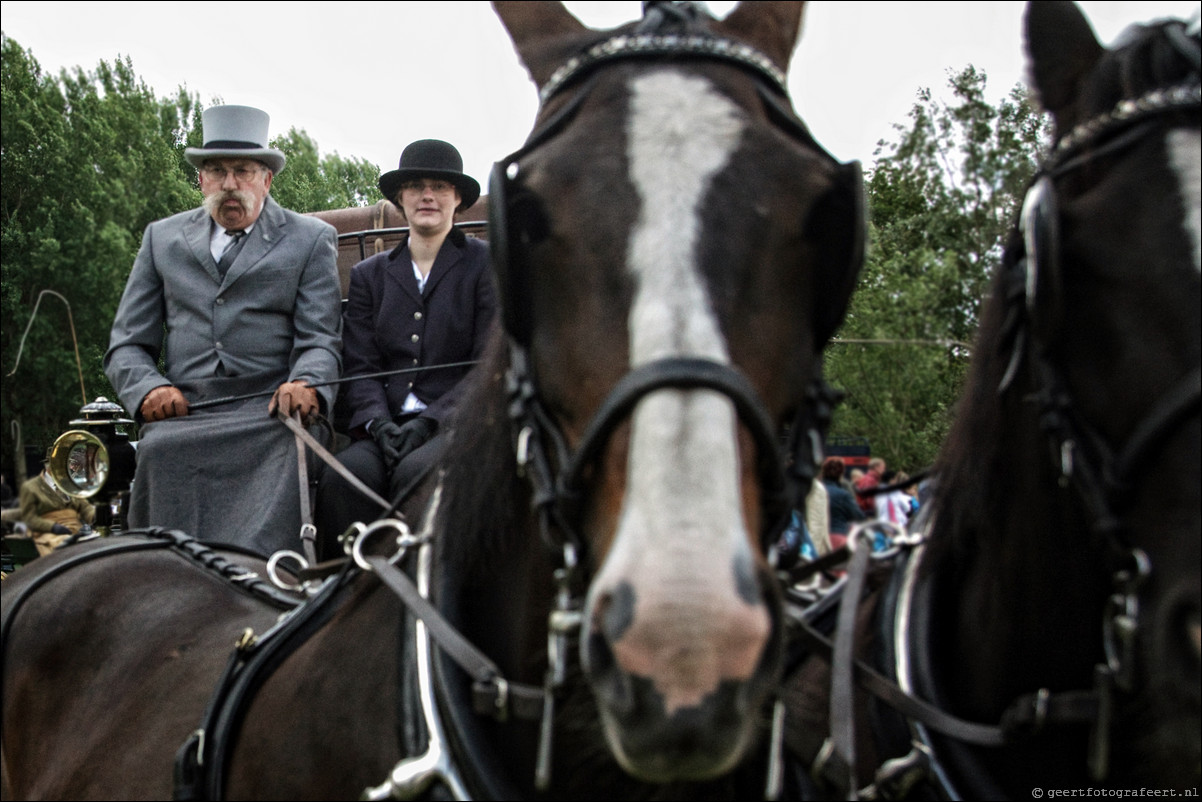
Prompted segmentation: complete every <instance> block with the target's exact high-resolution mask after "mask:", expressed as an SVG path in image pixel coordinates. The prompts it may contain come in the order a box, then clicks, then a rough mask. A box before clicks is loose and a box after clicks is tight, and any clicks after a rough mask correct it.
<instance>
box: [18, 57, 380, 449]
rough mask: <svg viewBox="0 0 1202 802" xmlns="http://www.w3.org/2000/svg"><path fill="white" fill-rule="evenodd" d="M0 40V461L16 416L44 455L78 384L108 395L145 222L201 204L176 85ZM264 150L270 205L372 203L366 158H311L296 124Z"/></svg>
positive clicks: (189, 120) (191, 102)
mask: <svg viewBox="0 0 1202 802" xmlns="http://www.w3.org/2000/svg"><path fill="white" fill-rule="evenodd" d="M0 47H2V55H3V67H2V69H3V72H2V80H0V96H2V102H3V108H2V113H0V126H2V135H3V140H2V145H0V152H2V170H3V175H2V179H0V239H2V261H3V273H2V277H0V351H2V360H0V365H2V366H3V367H2V371H3V377H4V378H3V384H2V387H0V396H2V399H0V400H2V408H0V416H2V420H0V426H2V430H0V440H2V441H3V447H2V456H3V460H4V462H5V464H8V463H9V460H10V459H11V458H12V456H13V453H12V450H11V449H12V446H13V439H14V434H15V431H14V428H13V426H12V424H13V423H14V422H17V423H19V424H20V434H21V437H22V438H23V440H24V442H25V443H26V444H29V445H31V446H34V447H36V449H37V450H42V449H44V448H45V447H46V446H47V445H49V444H50V443H51V442H53V440H54V438H55V437H56V436H57V435H58V434H60V433H61V432H62V431H63V430H64V428H65V427H66V425H67V423H68V422H69V421H70V420H72V419H74V418H76V417H78V413H79V408H80V406H81V405H82V404H83V403H84V401H85V392H86V400H87V401H91V400H94V399H95V398H96V397H97V396H101V395H103V396H106V397H108V398H110V399H111V400H116V398H115V397H114V394H113V391H112V388H111V386H110V385H109V383H108V380H107V379H106V378H105V376H104V373H103V370H102V366H101V361H102V359H103V356H104V352H105V349H106V348H107V346H108V337H109V327H110V326H111V325H112V321H113V316H114V314H115V313H116V309H117V304H118V302H119V300H120V298H121V293H122V291H123V290H124V287H125V281H126V278H127V277H128V276H129V271H130V268H131V267H132V265H133V261H134V257H135V256H136V254H137V250H138V246H139V245H140V243H141V239H142V232H143V231H144V230H145V228H146V226H147V225H148V224H150V223H151V222H153V221H154V220H157V219H160V218H163V217H168V216H170V215H172V214H176V213H178V212H182V211H185V210H187V209H191V208H195V207H196V206H198V205H199V204H200V202H201V194H200V190H199V188H198V185H197V180H196V171H195V169H193V168H192V167H191V166H190V165H189V164H188V163H187V162H186V161H185V160H184V157H183V155H184V149H185V148H187V147H199V146H200V145H201V136H202V130H201V111H202V107H201V104H200V102H199V100H198V99H197V98H196V97H195V96H193V95H191V94H189V93H188V92H187V91H186V90H185V89H183V88H180V89H179V90H178V91H177V93H176V94H175V96H174V97H170V98H163V99H156V98H155V96H154V94H153V92H152V91H151V90H150V89H149V88H148V87H147V86H146V85H145V83H144V82H143V81H142V80H141V79H139V78H138V77H137V76H136V74H135V73H134V69H133V65H132V63H131V62H130V61H129V60H128V59H126V60H123V61H115V62H112V63H106V62H101V63H100V64H99V65H98V66H97V67H96V69H95V70H94V71H92V72H84V71H83V70H82V69H79V68H76V69H75V70H73V71H63V72H62V73H61V74H60V75H58V76H52V75H48V74H46V73H44V72H43V71H42V68H41V66H40V65H39V64H38V62H37V60H36V59H35V58H34V56H33V54H32V53H31V52H29V51H27V50H24V49H22V48H21V47H20V45H19V44H18V43H17V42H15V41H13V40H12V39H10V38H9V37H7V36H2V35H0ZM273 145H275V146H276V147H279V148H280V149H281V150H283V151H284V152H285V154H286V155H287V156H288V169H286V170H285V171H284V172H283V173H281V175H280V177H279V179H278V180H277V181H276V182H275V183H274V185H273V193H272V194H273V195H274V196H275V197H276V199H277V200H279V201H280V202H281V204H282V205H284V206H286V207H288V208H292V209H295V210H297V211H301V212H305V211H314V210H320V209H331V208H342V207H346V206H352V205H362V204H366V203H372V202H374V201H375V200H377V199H378V198H379V192H378V190H377V189H376V178H377V176H378V172H379V171H378V170H377V169H376V168H375V167H374V166H373V165H371V164H368V163H367V162H365V161H362V160H357V159H344V158H342V157H339V156H337V155H334V156H329V157H326V158H324V159H322V158H319V156H318V151H317V146H316V144H315V143H314V142H313V141H312V140H310V139H309V138H308V136H307V135H305V134H304V133H303V132H297V131H295V130H293V131H291V132H290V133H289V134H288V136H286V137H283V138H280V139H278V140H277V141H276V142H274V143H273ZM39 298H41V299H42V302H41V304H40V305H39V306H38V311H37V315H36V317H34V319H33V320H32V323H31V322H30V320H31V317H32V316H33V312H34V308H35V304H38V299H39ZM64 300H65V301H66V303H64ZM72 320H73V321H74V330H75V335H76V337H77V339H78V351H79V358H80V363H81V364H82V371H81V370H80V369H79V368H77V366H76V357H75V351H76V347H75V344H74V343H73V338H72V331H71V325H70V321H72ZM27 326H28V334H27V335H26V334H25V332H26V327H27ZM23 338H24V339H23ZM18 352H20V360H19V363H18V359H17V356H18ZM81 372H82V383H83V385H84V388H85V391H82V392H81V389H80V384H81V377H80V374H81ZM10 374H11V375H10Z"/></svg>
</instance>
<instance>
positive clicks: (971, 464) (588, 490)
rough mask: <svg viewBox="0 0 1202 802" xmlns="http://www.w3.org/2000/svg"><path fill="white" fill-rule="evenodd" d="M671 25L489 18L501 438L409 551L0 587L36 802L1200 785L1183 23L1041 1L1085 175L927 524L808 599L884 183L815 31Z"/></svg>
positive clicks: (20, 788)
mask: <svg viewBox="0 0 1202 802" xmlns="http://www.w3.org/2000/svg"><path fill="white" fill-rule="evenodd" d="M646 5H647V10H646V13H645V17H644V19H643V20H641V21H638V22H636V23H632V24H631V25H629V26H625V27H624V28H622V29H619V30H617V31H593V30H590V29H587V28H585V27H584V26H582V25H580V23H579V22H578V21H576V20H575V19H574V18H573V17H572V16H571V15H570V14H569V13H568V12H567V11H566V10H565V9H563V7H562V6H561V5H559V4H542V3H539V4H532V3H503V2H497V3H494V6H495V7H496V9H497V12H498V15H499V16H500V18H501V20H502V22H503V24H504V26H505V27H506V30H507V31H508V32H509V33H510V35H511V37H512V39H513V41H514V44H515V46H516V47H517V49H518V52H519V54H520V55H521V57H522V60H523V63H524V64H525V65H526V67H527V69H528V70H529V71H530V73H531V77H532V78H533V79H534V82H535V84H536V85H537V86H538V88H539V90H540V100H541V104H540V111H539V114H538V117H537V120H536V123H535V128H534V130H533V131H532V133H531V135H530V137H529V139H528V140H527V142H526V144H525V145H524V146H523V147H522V148H521V149H520V150H519V151H517V152H516V153H514V154H511V155H510V156H509V157H507V158H505V159H502V160H501V161H500V162H498V165H497V167H496V169H495V170H494V173H493V176H492V180H491V182H490V195H491V201H490V203H489V206H488V216H489V227H488V236H489V239H490V244H491V246H492V249H493V261H494V268H495V270H496V271H497V280H498V286H499V289H500V295H501V299H502V310H503V311H502V319H501V321H499V323H500V325H499V326H498V328H497V331H496V334H495V337H494V338H493V340H492V343H491V344H490V347H489V350H488V352H487V353H486V355H485V358H484V361H483V364H482V365H480V366H479V367H478V368H477V370H476V371H474V373H473V383H472V389H471V392H470V393H469V395H468V397H467V398H466V399H465V400H464V405H465V406H464V408H465V409H469V410H471V414H470V415H466V416H464V418H463V419H462V421H461V422H460V424H459V426H458V427H457V429H456V434H455V438H454V440H453V442H452V446H451V450H450V452H449V453H448V456H447V460H446V463H445V466H444V471H443V472H442V473H441V474H440V475H439V476H438V477H435V478H434V479H432V480H431V481H430V482H429V483H428V484H427V485H426V486H425V487H423V488H422V492H421V493H420V494H419V495H418V496H416V497H414V499H413V500H412V502H411V503H410V504H409V505H408V506H407V507H406V508H405V509H403V510H402V511H401V512H402V513H403V516H402V517H400V518H396V519H392V518H389V519H383V520H381V521H377V522H373V523H371V524H367V525H364V526H362V527H361V529H360V531H359V532H358V533H357V537H356V538H354V540H353V541H352V542H350V543H349V544H348V551H349V552H350V553H349V554H348V558H347V559H345V560H340V561H336V562H335V563H334V564H332V565H327V566H314V567H313V570H312V571H307V570H306V571H303V572H302V575H301V576H299V577H297V579H298V580H300V582H299V583H298V585H297V586H296V588H295V590H294V591H286V592H282V591H280V590H278V589H273V588H272V586H270V585H269V584H268V583H265V582H263V581H262V580H261V579H260V578H259V576H256V574H258V575H262V574H263V573H265V572H266V569H267V566H265V565H262V564H259V563H257V562H256V561H254V560H249V559H246V558H244V557H241V556H239V555H232V554H228V553H219V552H214V551H212V550H211V549H207V548H205V547H204V546H203V545H201V544H197V543H196V542H195V541H193V540H191V539H190V538H187V537H186V536H184V535H180V534H177V533H169V532H158V531H147V532H139V533H130V534H129V535H128V536H126V537H124V538H121V539H116V538H111V539H107V540H109V541H116V540H121V541H122V542H121V543H120V544H114V543H112V542H107V543H105V542H101V543H92V544H81V545H80V546H78V547H76V550H74V551H65V552H62V553H61V554H55V555H51V556H50V557H47V558H44V559H42V560H39V561H38V564H36V565H34V566H30V567H28V568H26V569H23V570H22V571H21V572H20V573H19V575H18V576H16V577H14V578H13V580H7V581H6V586H5V593H4V600H3V616H4V618H3V635H2V636H0V650H2V656H3V661H4V662H3V670H4V675H3V682H4V700H5V703H4V712H3V715H4V730H3V732H4V743H3V758H4V762H3V771H4V792H5V796H6V798H8V797H12V798H101V797H103V798H116V797H120V798H130V799H133V798H162V797H166V796H168V795H174V796H176V797H177V798H196V799H200V798H217V797H232V798H260V797H261V798H296V799H300V798H348V797H351V796H356V795H362V796H363V797H364V798H369V799H386V798H422V797H426V798H442V797H445V796H451V797H455V798H489V799H514V798H536V799H598V798H600V799H618V798H737V799H747V798H825V797H844V798H847V797H849V796H852V797H862V798H901V797H905V796H917V797H920V798H921V797H926V796H929V795H936V796H944V797H958V796H965V795H967V796H988V797H991V798H997V797H1001V796H1022V797H1029V796H1030V795H1031V792H1032V790H1033V789H1044V788H1048V789H1050V788H1066V787H1084V786H1086V785H1089V786H1092V787H1094V788H1097V789H1099V790H1113V789H1125V788H1130V787H1134V786H1139V785H1141V784H1142V785H1145V786H1155V787H1165V788H1168V787H1176V788H1186V787H1190V786H1191V785H1196V784H1197V782H1198V773H1199V751H1200V750H1199V740H1200V738H1199V729H1200V728H1199V697H1198V687H1199V682H1198V679H1199V674H1198V672H1199V668H1198V665H1199V658H1198V655H1199V652H1198V642H1199V639H1198V634H1197V633H1198V610H1199V601H1198V600H1199V570H1198V565H1199V542H1200V540H1202V538H1200V537H1199V515H1198V502H1199V492H1200V490H1199V488H1200V487H1202V481H1200V478H1202V477H1200V476H1199V448H1198V445H1197V444H1198V441H1199V436H1200V435H1199V426H1200V421H1199V396H1200V392H1199V379H1198V376H1199V368H1198V364H1199V354H1200V351H1202V345H1200V343H1199V340H1200V338H1202V332H1200V330H1199V329H1200V327H1199V306H1200V304H1199V293H1200V286H1199V285H1200V278H1199V270H1198V257H1197V239H1196V236H1195V238H1194V239H1193V240H1191V239H1190V232H1189V228H1188V225H1183V224H1182V222H1181V220H1182V215H1181V214H1180V211H1181V207H1182V205H1183V203H1185V204H1188V203H1191V202H1192V204H1193V206H1192V207H1188V206H1187V214H1186V216H1185V217H1186V220H1187V221H1188V220H1189V219H1191V218H1189V217H1188V215H1189V214H1192V215H1193V218H1192V219H1193V220H1194V229H1193V231H1194V234H1195V235H1196V218H1197V202H1198V200H1197V192H1198V181H1197V180H1196V178H1197V159H1196V154H1197V152H1198V128H1199V119H1198V115H1199V112H1198V109H1199V104H1200V100H1199V89H1198V80H1199V76H1198V72H1199V68H1198V60H1197V53H1198V45H1197V41H1198V38H1197V34H1196V32H1193V31H1189V30H1188V29H1187V28H1186V27H1185V26H1183V25H1179V24H1175V23H1174V24H1167V25H1165V26H1162V27H1159V28H1155V29H1153V30H1150V31H1149V32H1148V33H1147V35H1146V36H1143V37H1140V38H1137V39H1136V40H1135V41H1134V43H1132V44H1130V45H1128V46H1125V47H1119V48H1116V49H1115V50H1113V51H1109V50H1106V49H1105V48H1102V47H1101V46H1100V45H1099V44H1098V43H1097V41H1096V39H1095V38H1094V36H1093V33H1092V31H1091V30H1090V28H1089V25H1088V22H1087V21H1086V20H1085V19H1084V17H1083V16H1082V15H1081V14H1080V12H1079V10H1078V9H1077V8H1076V7H1075V5H1073V4H1072V3H1061V2H1049V3H1035V4H1032V5H1031V6H1030V7H1029V9H1028V13H1027V22H1026V27H1027V35H1028V50H1029V54H1030V59H1031V61H1032V66H1033V68H1034V69H1033V75H1034V80H1035V84H1036V88H1037V89H1038V90H1039V92H1040V95H1041V98H1042V100H1043V102H1044V104H1045V107H1046V108H1047V109H1048V110H1049V112H1050V113H1051V114H1052V115H1053V117H1054V118H1055V121H1056V124H1057V142H1058V143H1059V144H1058V145H1057V146H1056V148H1055V150H1054V151H1053V152H1052V154H1051V156H1050V157H1049V159H1048V160H1047V161H1046V162H1045V165H1044V168H1043V171H1042V173H1041V175H1040V177H1039V180H1038V181H1036V182H1035V183H1034V185H1033V188H1032V193H1031V195H1030V196H1029V199H1028V204H1027V208H1026V210H1025V212H1024V215H1023V220H1022V223H1021V226H1016V229H1015V234H1014V240H1013V242H1011V243H1010V244H1009V247H1008V249H1007V258H1006V263H1005V266H1004V268H1003V270H1002V271H1000V272H999V274H998V276H997V277H996V279H995V285H994V289H993V293H992V298H991V301H990V303H989V305H988V311H987V313H986V316H985V319H984V321H983V324H982V329H981V335H980V340H979V343H978V346H977V348H975V349H974V354H981V355H982V356H981V358H980V362H979V364H977V365H975V366H974V369H973V376H972V378H971V379H970V382H969V389H968V391H967V395H966V396H965V398H964V401H963V411H962V413H961V415H960V418H959V422H958V424H957V429H956V431H955V432H953V435H952V438H951V440H950V441H949V443H948V446H947V449H946V452H945V454H944V455H943V456H942V457H941V462H940V463H939V465H938V467H937V481H936V491H935V492H936V497H935V501H934V503H933V504H932V505H931V508H932V509H933V510H934V514H933V518H932V519H930V520H929V521H928V522H927V523H926V528H925V529H923V530H921V531H919V532H914V533H910V532H897V533H895V535H896V536H895V537H894V540H893V548H892V549H890V551H889V553H887V554H885V555H883V556H879V557H876V558H874V557H873V556H872V554H871V553H870V550H869V549H867V548H859V549H855V548H853V549H851V550H849V552H847V553H846V554H843V555H840V556H841V557H842V558H845V559H847V560H848V566H847V580H846V582H844V583H842V584H841V585H840V590H839V592H838V593H831V594H827V595H824V596H823V597H822V598H821V599H819V600H817V601H812V600H798V599H797V598H795V596H794V595H793V594H792V593H791V586H792V583H793V582H795V581H797V580H799V579H801V578H802V577H803V576H804V575H805V573H806V572H807V571H809V570H811V566H800V567H799V568H798V569H797V570H796V571H794V570H791V569H788V570H787V566H783V565H781V564H780V563H779V562H777V561H776V559H775V555H774V543H775V540H776V536H777V534H778V533H779V531H780V529H781V527H782V526H783V524H784V520H785V518H786V516H787V513H788V511H789V510H790V509H791V508H792V507H795V506H796V505H797V502H798V499H799V497H800V496H799V494H800V493H803V492H804V490H805V489H806V488H807V487H808V483H809V482H810V481H812V479H813V472H814V469H815V463H816V461H817V458H818V456H819V455H820V448H819V447H820V444H821V442H822V439H823V430H824V427H825V424H826V422H827V421H828V420H829V416H830V413H831V405H832V403H833V402H834V398H833V395H832V394H831V393H830V392H829V389H828V388H827V387H826V386H825V384H824V382H822V380H821V372H820V367H821V361H822V360H821V357H822V349H823V348H824V346H825V344H826V343H827V341H828V340H829V339H830V337H831V336H832V335H833V333H834V331H835V330H836V328H837V327H838V325H839V323H840V320H841V318H842V315H843V313H844V311H845V309H846V305H847V302H848V298H849V296H850V294H851V292H852V290H853V288H854V286H855V282H856V277H857V272H858V269H859V263H860V260H861V257H862V248H863V243H864V209H863V201H862V187H861V184H860V175H859V167H858V165H855V164H840V163H839V162H837V161H836V160H835V159H833V158H832V157H831V156H830V155H829V154H827V153H826V152H825V151H824V150H823V149H822V148H821V146H820V145H819V144H818V142H817V141H816V140H815V139H814V137H813V136H812V135H811V133H810V131H809V130H808V128H807V127H806V126H805V125H804V123H803V122H802V121H801V120H800V119H798V118H797V116H796V115H795V114H794V112H793V111H792V109H791V107H790V104H789V100H788V96H787V93H786V92H785V91H784V86H783V74H784V71H785V70H786V69H787V67H788V63H789V57H790V55H791V52H792V49H793V46H794V43H795V41H796V39H797V37H798V35H799V32H800V24H801V5H802V4H799V3H754V4H747V3H745V4H741V5H740V6H739V8H737V9H736V10H735V11H733V12H731V14H730V15H729V16H727V18H726V19H725V20H722V21H715V20H712V19H709V18H708V17H706V16H705V15H703V14H700V13H698V12H697V11H696V10H695V9H694V8H693V7H692V6H691V5H689V4H674V3H649V4H646ZM1190 153H1192V154H1193V161H1192V162H1191V161H1190V159H1189V158H1187V154H1190ZM1191 164H1192V170H1193V173H1192V176H1193V178H1194V179H1195V180H1194V181H1193V183H1192V184H1190V183H1189V181H1187V180H1184V179H1185V178H1188V177H1189V176H1190V175H1191V173H1190V172H1189V170H1190V169H1191ZM1191 187H1192V189H1191ZM1191 193H1192V194H1191ZM1133 198H1138V199H1139V202H1137V203H1132V202H1130V201H1131V199H1133ZM1190 209H1192V211H1190ZM361 230H366V229H361ZM707 232H721V233H720V235H718V236H714V235H712V234H710V233H707ZM1153 246H1154V247H1153ZM1150 306H1151V307H1154V308H1155V310H1156V314H1150V313H1149V307H1150ZM1137 379H1138V381H1137ZM1153 452H1154V453H1155V455H1156V459H1155V460H1154V461H1153V460H1149V459H1148V455H1149V454H1151V453H1153ZM1152 521H1155V522H1156V525H1155V526H1149V525H1148V522H1152ZM231 525H236V522H231ZM851 540H852V542H853V544H854V543H855V542H856V540H857V538H856V537H852V538H851ZM874 565H876V566H877V567H878V568H879V569H880V570H878V571H873V570H870V569H871V568H872V567H873V566H874ZM117 568H119V569H120V570H121V572H122V574H121V575H122V576H123V577H124V578H125V580H126V581H123V582H122V583H119V584H117V583H113V582H112V581H111V577H112V575H113V571H114V570H116V569H117ZM8 582H13V583H14V584H7V583H8ZM876 623H881V624H883V625H884V628H883V629H881V630H880V631H879V632H878V631H877V630H875V629H872V628H870V625H872V624H876ZM234 644H236V645H234ZM231 645H232V646H233V651H232V652H231ZM81 688H83V689H84V690H83V691H82V692H81V691H80V689H81ZM68 689H70V690H68ZM889 709H892V710H896V711H898V712H897V714H896V715H894V714H891V713H888V710H889ZM81 721H86V722H88V726H87V727H80V726H79V722H81Z"/></svg>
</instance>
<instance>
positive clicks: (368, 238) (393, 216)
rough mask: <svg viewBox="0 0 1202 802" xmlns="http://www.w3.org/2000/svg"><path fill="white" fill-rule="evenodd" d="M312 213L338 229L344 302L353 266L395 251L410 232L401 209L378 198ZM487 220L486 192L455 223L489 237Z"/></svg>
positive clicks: (472, 234)
mask: <svg viewBox="0 0 1202 802" xmlns="http://www.w3.org/2000/svg"><path fill="white" fill-rule="evenodd" d="M308 214H309V216H311V217H316V218H317V219H319V220H324V221H325V222H327V223H329V224H330V225H332V226H333V227H334V228H335V230H337V232H338V280H339V281H340V282H341V286H342V300H343V301H345V300H346V296H347V291H348V290H349V289H350V285H351V268H352V267H354V266H355V265H356V264H358V263H359V262H362V261H363V260H364V259H366V258H367V257H369V256H372V255H374V254H377V253H384V252H387V251H390V250H392V249H393V248H395V247H396V246H397V244H398V243H399V242H400V241H401V239H402V238H403V237H405V236H406V235H407V234H408V233H409V226H408V224H407V223H406V222H405V218H404V217H402V216H401V213H400V210H399V209H397V207H396V205H395V204H393V203H391V202H390V201H387V200H380V201H377V202H376V203H375V204H374V205H372V206H352V207H350V208H347V209H329V210H326V211H321V212H309V213H308ZM487 219H488V196H487V195H485V196H483V197H481V198H480V199H479V200H477V201H476V202H475V203H474V204H472V205H471V207H470V208H468V209H465V210H463V211H462V212H460V213H459V214H457V215H456V216H455V226H456V227H457V228H459V229H462V230H463V233H464V234H466V235H467V236H469V237H479V238H480V239H488V224H487V222H486V221H487Z"/></svg>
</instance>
